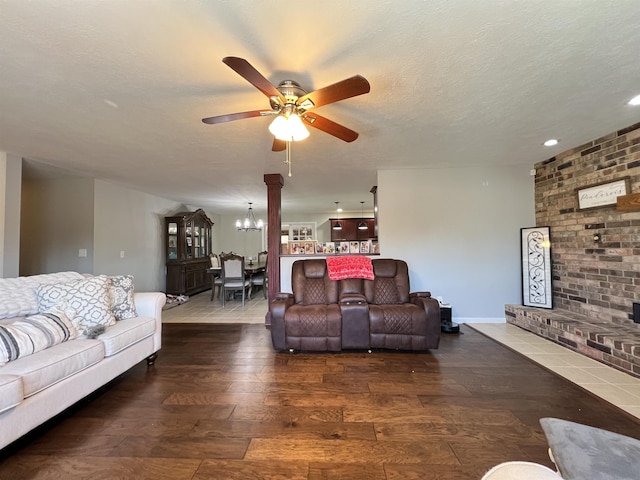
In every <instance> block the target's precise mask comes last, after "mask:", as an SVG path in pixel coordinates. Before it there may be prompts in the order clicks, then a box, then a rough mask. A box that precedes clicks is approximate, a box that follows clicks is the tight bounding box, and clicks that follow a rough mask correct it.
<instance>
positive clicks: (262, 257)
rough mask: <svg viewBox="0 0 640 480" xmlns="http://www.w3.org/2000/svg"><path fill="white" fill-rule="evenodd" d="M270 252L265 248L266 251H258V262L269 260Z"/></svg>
mask: <svg viewBox="0 0 640 480" xmlns="http://www.w3.org/2000/svg"><path fill="white" fill-rule="evenodd" d="M267 255H268V252H267V251H266V250H265V251H264V252H258V263H262V262H266V261H267Z"/></svg>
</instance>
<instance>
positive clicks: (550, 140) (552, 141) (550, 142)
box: [543, 138, 558, 147]
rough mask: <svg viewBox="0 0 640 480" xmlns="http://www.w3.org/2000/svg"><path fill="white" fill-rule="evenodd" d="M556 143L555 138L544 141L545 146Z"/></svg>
mask: <svg viewBox="0 0 640 480" xmlns="http://www.w3.org/2000/svg"><path fill="white" fill-rule="evenodd" d="M557 144H558V140H556V139H555V138H550V139H549V140H547V141H546V142H544V144H543V145H544V146H545V147H553V146H554V145H557Z"/></svg>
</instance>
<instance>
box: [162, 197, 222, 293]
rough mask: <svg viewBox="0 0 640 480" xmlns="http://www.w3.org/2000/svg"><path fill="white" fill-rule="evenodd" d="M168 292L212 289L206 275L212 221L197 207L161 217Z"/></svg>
mask: <svg viewBox="0 0 640 480" xmlns="http://www.w3.org/2000/svg"><path fill="white" fill-rule="evenodd" d="M164 224H165V246H166V250H165V251H166V266H167V288H166V290H167V293H170V294H173V295H193V294H195V293H198V292H202V291H204V290H207V289H209V288H211V279H210V278H208V273H207V270H208V269H209V267H210V266H211V265H210V260H209V254H210V253H211V227H213V222H212V221H211V220H210V219H209V217H207V215H206V214H205V213H204V210H202V209H198V210H196V211H195V212H180V213H177V214H175V215H173V216H171V217H164Z"/></svg>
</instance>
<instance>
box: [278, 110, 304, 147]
mask: <svg viewBox="0 0 640 480" xmlns="http://www.w3.org/2000/svg"><path fill="white" fill-rule="evenodd" d="M269 131H270V132H271V133H272V134H273V136H274V137H276V138H277V139H278V140H284V141H285V142H291V141H293V142H298V141H300V140H304V139H305V138H307V137H308V136H309V130H307V127H305V126H304V123H302V120H301V119H300V117H299V116H298V114H296V113H291V114H289V115H288V116H285V114H282V115H278V116H277V117H276V118H274V119H273V122H271V125H269Z"/></svg>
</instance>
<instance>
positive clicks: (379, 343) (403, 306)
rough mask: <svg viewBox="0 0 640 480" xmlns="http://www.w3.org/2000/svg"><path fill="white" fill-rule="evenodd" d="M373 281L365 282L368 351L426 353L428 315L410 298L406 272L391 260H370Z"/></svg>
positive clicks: (399, 261) (407, 270)
mask: <svg viewBox="0 0 640 480" xmlns="http://www.w3.org/2000/svg"><path fill="white" fill-rule="evenodd" d="M373 271H374V273H375V278H374V279H373V280H365V281H364V292H365V298H366V299H367V302H368V303H369V336H370V340H371V348H390V349H401V350H425V349H426V348H427V341H426V339H427V335H428V329H427V315H426V312H425V310H424V308H420V307H419V306H418V305H416V304H414V303H411V300H410V298H409V269H408V268H407V264H406V262H404V261H402V260H394V259H376V260H374V261H373Z"/></svg>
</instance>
